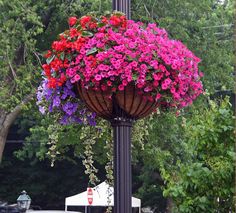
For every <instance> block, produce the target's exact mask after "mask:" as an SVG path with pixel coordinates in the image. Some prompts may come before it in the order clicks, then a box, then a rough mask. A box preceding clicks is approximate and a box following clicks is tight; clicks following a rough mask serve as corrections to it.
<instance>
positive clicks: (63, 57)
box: [60, 52, 65, 60]
mask: <svg viewBox="0 0 236 213" xmlns="http://www.w3.org/2000/svg"><path fill="white" fill-rule="evenodd" d="M60 58H61V60H64V59H65V53H64V52H62V53H61V54H60Z"/></svg>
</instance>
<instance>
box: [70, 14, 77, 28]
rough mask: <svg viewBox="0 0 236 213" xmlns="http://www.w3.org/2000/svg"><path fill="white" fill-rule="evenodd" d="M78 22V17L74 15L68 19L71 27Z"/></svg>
mask: <svg viewBox="0 0 236 213" xmlns="http://www.w3.org/2000/svg"><path fill="white" fill-rule="evenodd" d="M76 22H77V18H76V17H75V16H72V17H70V18H69V19H68V23H69V25H70V27H72V26H74V25H75V24H76Z"/></svg>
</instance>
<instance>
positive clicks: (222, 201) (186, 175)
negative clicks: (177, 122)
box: [161, 100, 235, 212]
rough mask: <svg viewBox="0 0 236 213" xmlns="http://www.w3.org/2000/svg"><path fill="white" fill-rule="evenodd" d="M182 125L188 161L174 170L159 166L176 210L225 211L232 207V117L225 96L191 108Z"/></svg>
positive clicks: (168, 194)
mask: <svg viewBox="0 0 236 213" xmlns="http://www.w3.org/2000/svg"><path fill="white" fill-rule="evenodd" d="M193 112H194V114H192V117H191V119H187V121H186V123H185V124H184V125H183V128H184V132H185V143H186V146H187V149H188V152H189V154H190V155H191V159H190V161H182V162H179V163H178V167H179V170H175V172H174V175H173V172H170V171H168V170H167V169H166V168H162V169H161V172H162V176H163V178H164V179H165V181H166V182H167V186H166V188H165V190H164V195H166V196H171V197H172V198H173V199H174V201H175V203H176V206H177V207H176V209H177V210H178V211H177V212H193V211H194V212H215V210H216V209H217V210H218V211H220V212H228V211H230V209H232V208H233V200H232V199H233V191H234V190H233V187H234V186H233V176H234V167H233V163H234V160H235V159H234V158H233V156H234V133H233V130H234V122H233V121H234V117H233V115H232V111H231V107H230V105H229V103H228V100H224V101H222V102H221V103H220V105H219V106H218V105H217V104H216V103H215V102H213V101H210V106H209V108H201V109H199V108H197V109H194V111H193Z"/></svg>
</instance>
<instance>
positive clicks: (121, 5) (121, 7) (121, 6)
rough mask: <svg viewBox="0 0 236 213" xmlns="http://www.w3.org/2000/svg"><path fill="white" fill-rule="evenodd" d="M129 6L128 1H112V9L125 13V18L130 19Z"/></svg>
mask: <svg viewBox="0 0 236 213" xmlns="http://www.w3.org/2000/svg"><path fill="white" fill-rule="evenodd" d="M130 4H131V3H130V0H112V9H113V10H117V11H121V12H123V13H125V14H126V16H127V18H128V19H130V17H131V12H130Z"/></svg>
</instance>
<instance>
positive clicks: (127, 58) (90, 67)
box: [66, 20, 202, 108]
mask: <svg viewBox="0 0 236 213" xmlns="http://www.w3.org/2000/svg"><path fill="white" fill-rule="evenodd" d="M91 50H92V53H93V54H89V53H90V52H91ZM199 62H200V59H199V58H197V57H196V56H195V55H194V54H193V53H192V52H191V51H190V50H188V49H187V48H186V46H185V45H183V44H182V43H181V42H180V41H176V40H171V39H169V38H168V35H167V32H166V31H165V30H164V29H160V28H158V27H157V26H156V24H149V25H148V26H147V27H145V26H144V24H143V23H141V22H138V23H136V22H134V21H132V20H128V21H127V28H126V29H125V30H124V29H120V30H119V31H117V30H114V29H113V28H111V27H107V26H106V25H105V26H103V27H101V28H98V29H97V33H96V34H94V36H93V37H91V38H89V39H88V40H87V41H86V43H85V44H84V45H83V46H82V48H81V49H80V51H79V52H78V54H77V56H76V58H75V61H74V62H72V63H71V66H70V67H68V68H67V69H66V75H67V76H68V77H69V78H70V79H71V82H72V83H75V82H80V83H81V84H82V86H83V87H85V88H90V89H95V90H100V89H101V90H103V91H105V90H112V91H113V92H116V91H122V90H124V88H125V87H126V86H127V85H128V84H129V83H134V84H135V85H136V87H137V88H139V89H140V90H141V91H143V95H144V98H147V99H148V100H150V101H157V102H159V103H160V107H178V108H182V107H185V106H187V105H189V104H191V103H192V101H193V100H194V99H195V98H196V97H197V96H198V95H199V94H200V93H202V83H201V81H200V77H201V76H200V75H201V74H200V75H199V71H198V63H199Z"/></svg>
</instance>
